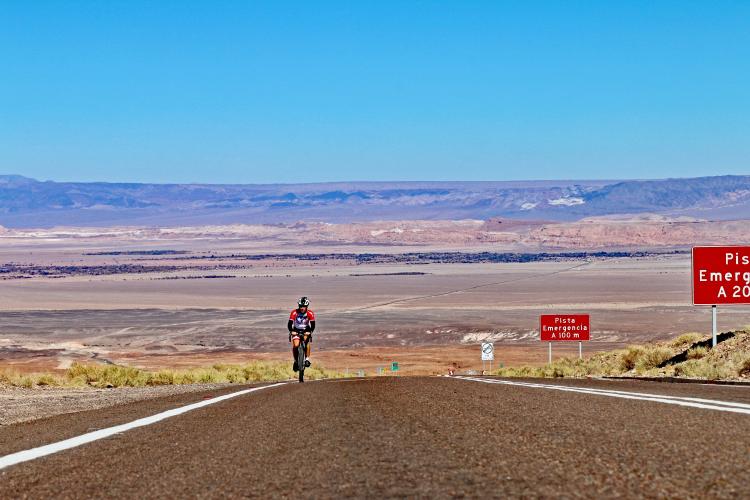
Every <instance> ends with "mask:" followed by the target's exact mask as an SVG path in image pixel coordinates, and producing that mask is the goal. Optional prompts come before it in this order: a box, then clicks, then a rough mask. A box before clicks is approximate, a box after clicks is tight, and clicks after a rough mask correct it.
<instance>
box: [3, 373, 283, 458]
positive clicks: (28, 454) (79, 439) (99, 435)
mask: <svg viewBox="0 0 750 500" xmlns="http://www.w3.org/2000/svg"><path fill="white" fill-rule="evenodd" d="M287 383H288V382H279V383H276V384H270V385H262V386H260V387H253V388H250V389H243V390H241V391H237V392H232V393H229V394H224V395H223V396H217V397H215V398H211V399H206V400H204V401H199V402H197V403H193V404H189V405H187V406H181V407H179V408H174V409H171V410H167V411H163V412H161V413H157V414H156V415H151V416H150V417H145V418H139V419H138V420H134V421H132V422H128V423H126V424H120V425H115V426H114V427H107V428H106V429H99V430H98V431H94V432H89V433H86V434H81V435H80V436H76V437H72V438H70V439H65V440H63V441H58V442H57V443H52V444H47V445H44V446H39V447H37V448H31V449H30V450H24V451H19V452H16V453H11V454H10V455H5V456H4V457H0V469H4V468H5V467H10V466H11V465H16V464H19V463H21V462H28V461H29V460H34V459H37V458H40V457H44V456H47V455H52V454H53V453H58V452H60V451H64V450H68V449H70V448H75V447H77V446H81V445H83V444H86V443H91V442H93V441H97V440H99V439H104V438H107V437H110V436H113V435H115V434H119V433H121V432H125V431H129V430H131V429H135V428H137V427H144V426H147V425H151V424H155V423H156V422H160V421H162V420H165V419H167V418H170V417H174V416H177V415H182V414H183V413H187V412H189V411H192V410H197V409H198V408H203V407H204V406H208V405H212V404H216V403H220V402H222V401H226V400H227V399H231V398H236V397H237V396H243V395H245V394H249V393H251V392H256V391H262V390H263V389H270V388H271V387H278V386H280V385H285V384H287Z"/></svg>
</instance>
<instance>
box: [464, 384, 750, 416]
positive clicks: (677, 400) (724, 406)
mask: <svg viewBox="0 0 750 500" xmlns="http://www.w3.org/2000/svg"><path fill="white" fill-rule="evenodd" d="M451 378H454V379H458V380H468V381H471V382H483V383H485V384H501V385H513V386H518V387H529V388H532V389H550V390H556V391H563V392H577V393H581V394H591V395H594V396H607V397H610V398H622V399H637V400H640V401H652V402H656V403H665V404H671V405H677V406H687V407H689V408H701V409H704V410H716V411H724V412H729V413H742V414H745V415H750V405H748V404H744V403H735V402H732V401H719V400H715V399H701V398H689V397H679V396H666V395H662V394H648V393H641V392H627V391H610V390H606V389H589V388H586V387H575V386H569V385H552V384H536V383H531V382H514V381H511V380H498V379H486V378H474V377H455V376H454V377H451Z"/></svg>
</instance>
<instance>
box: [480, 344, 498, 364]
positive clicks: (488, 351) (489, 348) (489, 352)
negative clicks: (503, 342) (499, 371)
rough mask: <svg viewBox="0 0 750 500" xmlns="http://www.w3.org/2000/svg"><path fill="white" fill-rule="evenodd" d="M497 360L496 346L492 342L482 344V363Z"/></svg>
mask: <svg viewBox="0 0 750 500" xmlns="http://www.w3.org/2000/svg"><path fill="white" fill-rule="evenodd" d="M494 359H495V345H494V344H492V343H491V342H483V343H482V361H493V360H494Z"/></svg>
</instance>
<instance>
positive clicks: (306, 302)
mask: <svg viewBox="0 0 750 500" xmlns="http://www.w3.org/2000/svg"><path fill="white" fill-rule="evenodd" d="M297 305H298V306H299V307H309V306H310V299H308V298H307V297H302V298H301V299H299V300H298V301H297Z"/></svg>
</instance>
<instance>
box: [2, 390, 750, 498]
mask: <svg viewBox="0 0 750 500" xmlns="http://www.w3.org/2000/svg"><path fill="white" fill-rule="evenodd" d="M488 380H489V382H488ZM237 390H239V389H237V388H232V389H228V390H225V391H219V392H216V391H214V392H211V393H206V394H200V393H199V394H195V393H193V394H186V395H180V396H174V397H170V398H165V399H159V400H151V401H144V402H139V403H134V404H129V405H123V406H119V407H115V408H109V409H105V410H95V411H89V412H81V413H77V414H72V415H60V416H56V417H52V418H48V419H44V420H39V421H36V422H31V423H25V424H19V425H11V426H7V427H0V456H7V455H9V454H11V453H14V452H19V451H22V450H28V449H31V448H35V447H38V446H42V445H47V444H49V443H54V442H59V441H61V440H64V439H68V438H72V437H75V436H80V435H82V434H86V433H89V432H92V431H95V430H97V429H106V428H110V427H112V426H115V425H119V424H124V423H128V422H133V421H135V420H137V419H139V418H143V417H147V416H150V415H155V414H159V413H160V412H164V411H166V410H170V409H174V408H180V407H184V406H185V405H188V404H191V403H196V402H201V401H210V400H211V399H212V398H215V397H217V396H219V395H222V394H230V393H234V392H236V391H237ZM735 410H736V411H735ZM745 410H747V411H745ZM748 413H750V388H747V387H735V386H727V387H723V386H721V387H720V386H706V385H684V384H658V383H649V382H620V381H597V380H592V381H570V380H564V381H557V380H554V381H552V380H549V381H539V380H534V381H531V380H506V381H502V380H499V379H480V378H476V377H474V378H473V380H470V379H455V378H454V379H451V378H443V377H432V378H429V377H415V378H406V377H404V378H397V377H383V378H374V379H362V380H340V381H325V382H312V383H307V384H304V385H303V384H294V383H291V384H286V385H281V386H276V387H269V388H266V389H263V390H259V391H255V392H249V393H243V394H242V395H239V396H235V397H233V398H231V399H226V400H224V401H220V402H216V403H215V404H210V405H209V406H204V407H201V408H197V409H193V410H192V411H188V412H186V413H183V414H181V415H177V416H172V417H170V418H167V419H165V420H162V421H159V422H156V423H153V424H151V425H147V426H143V427H138V428H135V429H133V430H128V431H127V432H123V433H121V434H117V435H114V436H111V437H107V438H105V439H101V440H97V441H94V442H91V443H88V444H85V445H82V446H80V447H76V448H72V449H68V450H66V451H62V452H60V453H56V454H53V455H49V456H46V457H42V458H38V459H35V460H32V461H28V462H24V463H20V464H17V465H12V466H9V467H7V468H5V469H2V470H0V498H18V497H24V496H26V497H29V498H44V497H61V496H63V497H71V498H81V497H109V496H114V497H131V498H143V497H147V498H149V497H162V498H164V497H169V498H177V497H227V496H231V497H235V496H250V497H277V496H295V497H302V498H310V497H327V498H331V497H372V498H382V497H437V498H445V497H453V496H462V495H464V496H471V497H477V496H483V497H506V496H511V497H520V496H532V497H538V496H543V497H556V496H560V495H563V496H568V497H575V496H580V497H588V498H602V497H614V496H625V497H637V496H649V497H706V496H711V497H713V496H720V497H731V496H735V497H745V496H747V494H748V492H750V474H748V473H747V471H748V470H750V414H748Z"/></svg>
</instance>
